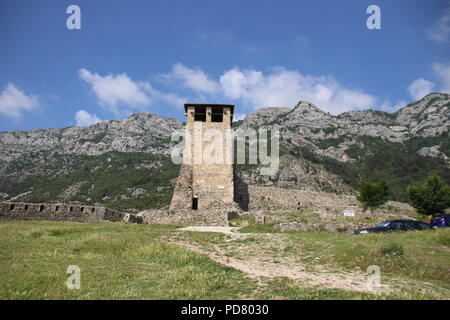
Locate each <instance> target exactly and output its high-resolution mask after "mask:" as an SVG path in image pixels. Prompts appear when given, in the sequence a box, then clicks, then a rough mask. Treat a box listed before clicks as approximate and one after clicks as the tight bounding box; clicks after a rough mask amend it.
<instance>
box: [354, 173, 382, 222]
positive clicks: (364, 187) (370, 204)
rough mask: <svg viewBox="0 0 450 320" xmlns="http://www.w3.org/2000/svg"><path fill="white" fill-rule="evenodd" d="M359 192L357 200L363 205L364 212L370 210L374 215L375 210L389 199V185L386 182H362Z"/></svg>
mask: <svg viewBox="0 0 450 320" xmlns="http://www.w3.org/2000/svg"><path fill="white" fill-rule="evenodd" d="M358 191H359V193H358V196H357V199H358V201H359V202H361V203H362V205H363V210H364V212H366V211H367V209H370V213H371V214H372V215H373V210H374V209H376V208H379V207H380V206H382V205H383V204H385V203H386V202H387V201H388V199H389V185H388V183H387V182H386V181H385V180H381V181H380V182H379V183H373V182H370V181H362V182H361V183H360V184H359V187H358Z"/></svg>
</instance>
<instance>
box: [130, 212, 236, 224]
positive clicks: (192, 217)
mask: <svg viewBox="0 0 450 320" xmlns="http://www.w3.org/2000/svg"><path fill="white" fill-rule="evenodd" d="M138 217H142V223H148V224H178V225H206V226H228V213H227V212H226V211H201V212H200V211H192V210H189V211H181V210H180V211H163V210H146V211H143V212H140V213H138Z"/></svg>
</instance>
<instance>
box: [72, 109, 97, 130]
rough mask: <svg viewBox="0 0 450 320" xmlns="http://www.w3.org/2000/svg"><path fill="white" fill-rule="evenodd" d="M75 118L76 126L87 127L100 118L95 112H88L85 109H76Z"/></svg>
mask: <svg viewBox="0 0 450 320" xmlns="http://www.w3.org/2000/svg"><path fill="white" fill-rule="evenodd" d="M75 120H76V122H77V124H76V125H77V126H79V127H89V126H91V125H93V124H96V123H99V122H101V121H102V120H101V119H100V118H99V117H97V116H96V115H95V114H90V113H89V112H87V111H85V110H78V111H77V112H76V113H75Z"/></svg>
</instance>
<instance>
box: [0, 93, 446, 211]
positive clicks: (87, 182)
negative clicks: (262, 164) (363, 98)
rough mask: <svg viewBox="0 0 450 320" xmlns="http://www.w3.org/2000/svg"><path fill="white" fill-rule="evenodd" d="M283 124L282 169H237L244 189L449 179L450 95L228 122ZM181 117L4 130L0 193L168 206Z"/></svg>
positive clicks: (306, 108) (347, 188)
mask: <svg viewBox="0 0 450 320" xmlns="http://www.w3.org/2000/svg"><path fill="white" fill-rule="evenodd" d="M234 127H240V128H243V129H249V128H254V129H257V128H259V127H267V128H269V129H270V128H278V129H279V130H280V133H281V135H280V139H281V147H280V170H279V171H278V173H277V174H275V175H273V176H263V175H261V174H260V173H259V169H260V168H259V166H258V165H238V166H237V170H238V174H239V175H240V176H241V178H242V179H243V180H244V181H245V182H246V183H248V184H250V185H272V186H278V187H283V188H297V189H305V190H309V189H311V190H323V191H329V192H335V193H352V192H353V188H354V187H355V186H356V185H357V183H358V182H359V181H360V180H363V179H371V180H379V179H383V178H384V179H387V180H389V182H390V183H391V186H392V198H393V199H395V200H401V201H407V200H408V199H407V195H406V193H405V191H404V189H405V187H406V186H407V185H408V184H409V183H412V182H415V181H417V180H421V179H423V178H424V177H425V176H426V175H428V174H429V173H431V172H435V173H437V174H439V175H440V176H441V177H442V178H444V179H445V180H446V181H447V182H450V167H449V164H450V161H449V159H450V138H449V127H450V95H448V94H441V93H431V94H429V95H427V96H425V97H424V98H422V99H421V100H419V101H417V102H414V103H412V104H409V105H407V106H405V107H403V108H402V109H400V110H398V111H397V112H395V113H386V112H382V111H374V110H366V111H352V112H346V113H342V114H340V115H337V116H334V115H331V114H329V113H326V112H323V111H322V110H320V109H319V108H318V107H316V106H314V105H313V104H311V103H309V102H305V101H300V102H299V103H298V104H297V105H296V106H295V107H294V108H292V109H291V108H275V107H270V108H263V109H259V110H257V111H255V112H253V113H251V114H249V115H248V116H247V117H246V118H245V119H244V120H243V121H239V122H236V123H234ZM182 128H183V123H182V122H180V121H179V120H177V119H174V118H164V117H161V116H158V115H154V114H150V113H137V114H134V115H132V116H130V117H128V118H126V119H124V120H109V121H103V122H101V123H98V124H95V125H92V126H90V127H87V128H82V127H67V128H59V129H39V130H30V131H6V132H0V196H1V197H2V198H4V199H6V198H9V197H12V198H14V199H16V200H21V201H32V202H51V201H71V202H74V201H78V202H82V203H88V204H101V205H106V206H110V207H113V208H117V209H121V210H129V209H130V210H131V209H133V208H134V209H136V210H139V209H143V208H148V207H162V206H165V205H167V204H168V203H169V201H170V198H171V193H172V188H173V183H174V179H175V178H176V176H177V175H178V170H179V166H176V165H174V164H172V162H171V160H170V151H171V148H172V146H173V145H174V142H171V141H170V137H171V134H172V132H173V131H174V130H178V129H182Z"/></svg>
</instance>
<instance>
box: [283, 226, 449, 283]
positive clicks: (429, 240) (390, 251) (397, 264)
mask: <svg viewBox="0 0 450 320" xmlns="http://www.w3.org/2000/svg"><path fill="white" fill-rule="evenodd" d="M288 234H289V237H290V240H291V243H293V244H294V245H293V248H294V250H293V251H292V253H291V254H292V255H298V254H300V253H303V254H304V255H312V258H311V259H312V261H314V263H322V264H326V265H332V266H336V267H341V268H344V269H346V270H354V269H355V268H358V269H360V270H364V271H365V270H366V269H367V267H368V266H370V265H378V266H379V267H380V268H381V270H382V273H383V274H384V275H386V276H387V275H389V276H401V277H405V278H409V279H414V280H417V281H419V280H420V281H427V282H428V281H430V282H433V283H436V284H440V285H444V286H445V287H447V288H448V289H450V286H449V283H448V261H449V259H450V253H449V251H448V247H449V246H450V230H449V229H438V230H429V231H409V232H392V233H380V234H368V235H363V236H345V235H341V234H338V233H327V232H291V233H288Z"/></svg>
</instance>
